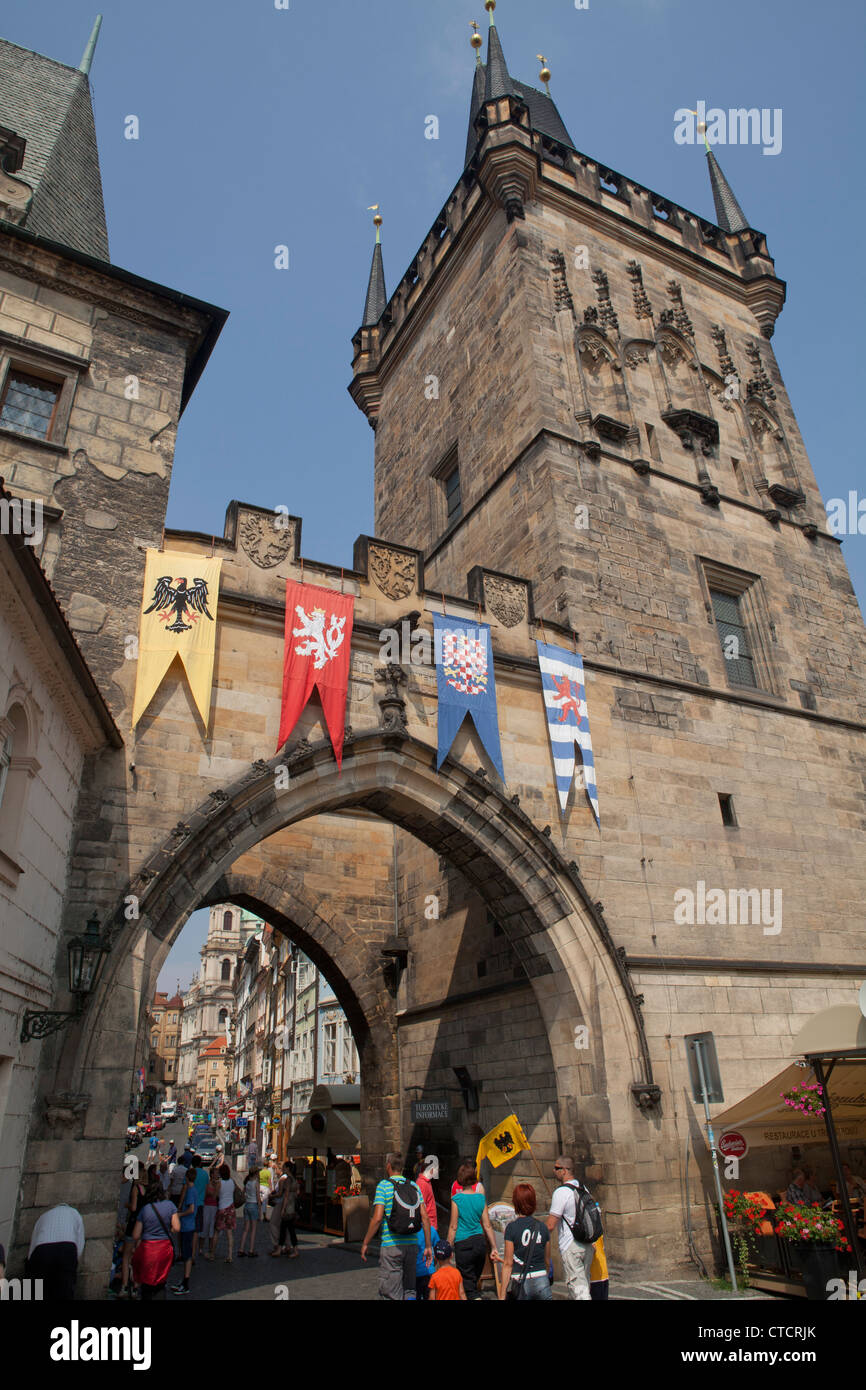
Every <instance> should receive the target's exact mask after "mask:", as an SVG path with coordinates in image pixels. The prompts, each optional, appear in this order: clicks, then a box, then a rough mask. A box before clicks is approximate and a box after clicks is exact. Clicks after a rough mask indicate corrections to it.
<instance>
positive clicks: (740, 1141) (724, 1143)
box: [719, 1129, 749, 1158]
mask: <svg viewBox="0 0 866 1390" xmlns="http://www.w3.org/2000/svg"><path fill="white" fill-rule="evenodd" d="M748 1152H749V1141H748V1139H747V1138H746V1136H745V1134H741V1133H740V1131H739V1130H738V1129H726V1130H725V1132H724V1134H722V1135H720V1136H719V1153H720V1154H721V1155H722V1156H723V1157H724V1158H745V1157H746V1154H747V1153H748Z"/></svg>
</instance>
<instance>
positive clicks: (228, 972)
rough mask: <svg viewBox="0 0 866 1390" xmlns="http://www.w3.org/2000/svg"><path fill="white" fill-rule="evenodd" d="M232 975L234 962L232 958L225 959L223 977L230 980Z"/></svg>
mask: <svg viewBox="0 0 866 1390" xmlns="http://www.w3.org/2000/svg"><path fill="white" fill-rule="evenodd" d="M231 977H232V963H231V961H230V960H224V961H223V965H222V979H224V980H230V979H231Z"/></svg>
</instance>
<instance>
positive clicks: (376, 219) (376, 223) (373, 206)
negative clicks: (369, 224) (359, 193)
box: [367, 203, 382, 241]
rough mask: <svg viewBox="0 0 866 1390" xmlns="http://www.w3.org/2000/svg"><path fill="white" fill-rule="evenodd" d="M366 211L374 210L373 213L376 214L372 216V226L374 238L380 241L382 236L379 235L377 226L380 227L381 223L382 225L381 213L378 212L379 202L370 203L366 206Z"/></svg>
mask: <svg viewBox="0 0 866 1390" xmlns="http://www.w3.org/2000/svg"><path fill="white" fill-rule="evenodd" d="M367 211H368V212H375V214H376V216H375V217H374V218H373V226H374V227H375V228H376V240H377V241H381V240H382V237H381V235H380V232H379V228H380V227H381V225H382V215H381V213H380V212H379V204H378V203H371V204H370V206H369V207H368V208H367Z"/></svg>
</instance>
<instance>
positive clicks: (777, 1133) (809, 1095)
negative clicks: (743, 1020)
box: [713, 1006, 866, 1299]
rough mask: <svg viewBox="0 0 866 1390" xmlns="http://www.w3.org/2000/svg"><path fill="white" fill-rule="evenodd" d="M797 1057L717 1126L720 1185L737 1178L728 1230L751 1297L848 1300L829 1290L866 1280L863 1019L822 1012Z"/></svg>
mask: <svg viewBox="0 0 866 1390" xmlns="http://www.w3.org/2000/svg"><path fill="white" fill-rule="evenodd" d="M795 1049H796V1052H797V1054H798V1056H797V1060H796V1061H795V1062H793V1063H792V1064H791V1065H790V1066H788V1067H786V1068H785V1070H784V1071H782V1072H780V1073H779V1074H778V1076H775V1077H774V1078H773V1079H772V1080H771V1081H768V1082H767V1083H766V1085H764V1086H761V1087H760V1088H759V1089H758V1090H756V1091H754V1092H752V1094H751V1095H749V1096H746V1097H745V1099H744V1100H741V1101H738V1102H737V1104H736V1105H733V1106H730V1107H729V1108H728V1109H727V1110H725V1111H723V1112H722V1114H720V1115H716V1116H715V1117H714V1118H713V1128H714V1130H715V1132H716V1135H717V1143H718V1150H719V1159H720V1162H721V1164H722V1168H723V1171H724V1173H725V1177H726V1178H728V1180H729V1181H730V1177H731V1176H732V1174H733V1173H735V1172H738V1174H739V1175H738V1177H737V1180H736V1182H735V1183H733V1184H732V1186H730V1187H729V1188H728V1191H727V1193H726V1198H725V1205H726V1210H727V1213H728V1223H729V1226H730V1228H731V1235H732V1240H733V1243H734V1247H735V1250H737V1251H738V1253H739V1257H740V1264H741V1266H742V1265H744V1264H746V1265H747V1268H748V1275H749V1280H750V1282H751V1284H752V1285H753V1286H754V1287H756V1288H763V1289H766V1290H768V1291H772V1292H776V1293H788V1294H797V1295H800V1296H804V1295H805V1296H806V1297H809V1298H813V1299H826V1298H828V1297H830V1296H839V1297H845V1296H846V1295H845V1294H844V1293H842V1294H838V1293H836V1294H831V1290H833V1289H836V1290H838V1288H839V1287H841V1286H843V1287H844V1288H848V1286H849V1284H851V1285H853V1286H856V1285H857V1284H858V1283H859V1281H861V1280H864V1279H866V1206H864V1201H866V1018H864V1016H863V1015H862V1013H861V1012H860V1010H859V1009H858V1008H856V1007H849V1006H837V1007H835V1008H831V1009H824V1010H822V1011H821V1012H820V1013H818V1014H816V1015H814V1017H813V1018H811V1019H810V1020H809V1021H808V1023H807V1024H806V1025H805V1027H804V1028H803V1029H802V1030H801V1032H800V1034H799V1035H798V1037H797V1039H796V1040H795ZM732 1159H734V1160H736V1162H735V1163H732V1162H731V1160H732ZM834 1281H835V1282H834ZM838 1281H842V1283H841V1285H840V1284H839V1282H838Z"/></svg>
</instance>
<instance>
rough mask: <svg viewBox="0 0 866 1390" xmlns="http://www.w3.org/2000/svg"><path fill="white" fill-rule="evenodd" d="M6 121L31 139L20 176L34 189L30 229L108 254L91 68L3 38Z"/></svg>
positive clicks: (2, 114)
mask: <svg viewBox="0 0 866 1390" xmlns="http://www.w3.org/2000/svg"><path fill="white" fill-rule="evenodd" d="M0 125H2V126H6V127H8V128H9V129H11V130H14V131H15V133H16V134H17V135H20V136H22V137H23V138H24V139H25V140H26V142H27V148H26V150H25V153H24V163H23V165H22V167H21V169H20V170H19V171H18V173H17V175H16V177H17V178H20V179H23V180H24V182H25V183H28V184H29V185H30V187H31V188H32V189H33V201H32V203H31V205H30V209H29V211H28V213H27V218H26V220H25V222H24V224H23V225H24V227H25V229H26V230H27V231H28V232H32V233H33V234H34V235H35V236H41V237H44V238H45V239H46V240H47V241H54V242H58V243H59V244H60V245H61V246H69V247H71V248H72V249H73V250H75V251H81V252H83V253H84V254H85V255H87V256H93V257H95V258H96V259H97V260H101V261H107V260H108V229H107V227H106V223H105V205H104V203H103V197H102V179H101V176H100V173H99V154H98V151H97V148H96V129H95V127H94V123H93V107H92V105H91V101H90V83H89V81H88V79H87V77H86V76H85V74H84V73H83V72H79V71H78V69H77V68H71V67H68V66H67V65H66V64H65V63H57V62H55V61H54V59H52V58H44V57H43V56H42V55H41V54H40V53H33V52H31V50H30V49H28V48H19V47H18V45H17V44H14V43H9V42H8V41H7V40H6V39H0Z"/></svg>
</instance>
